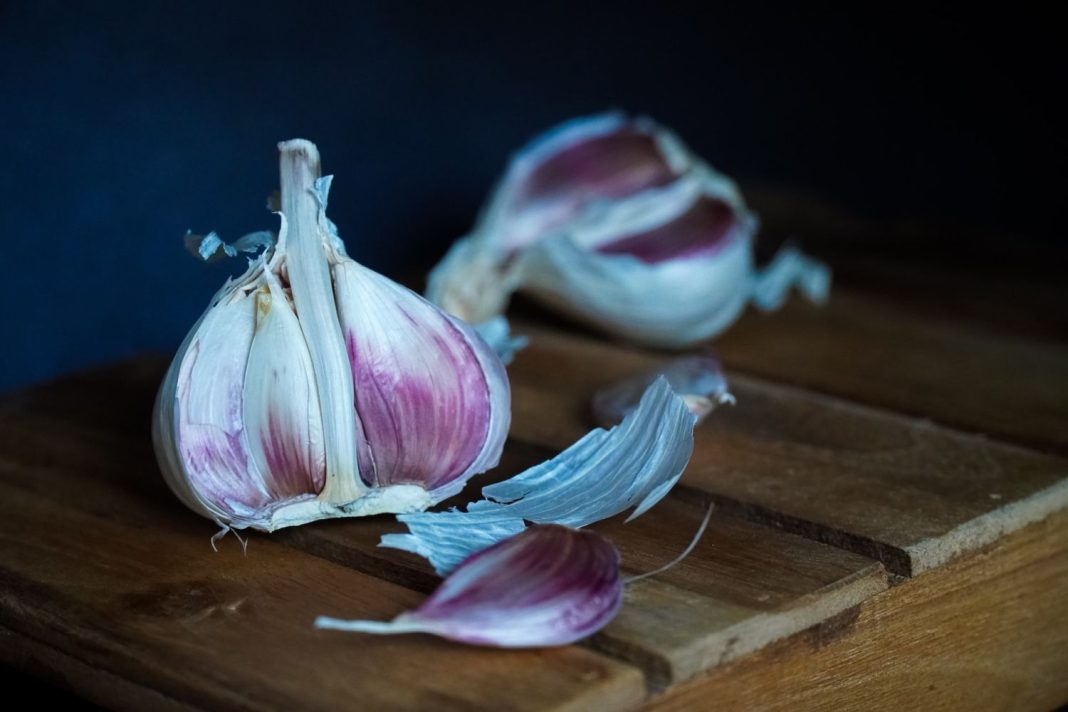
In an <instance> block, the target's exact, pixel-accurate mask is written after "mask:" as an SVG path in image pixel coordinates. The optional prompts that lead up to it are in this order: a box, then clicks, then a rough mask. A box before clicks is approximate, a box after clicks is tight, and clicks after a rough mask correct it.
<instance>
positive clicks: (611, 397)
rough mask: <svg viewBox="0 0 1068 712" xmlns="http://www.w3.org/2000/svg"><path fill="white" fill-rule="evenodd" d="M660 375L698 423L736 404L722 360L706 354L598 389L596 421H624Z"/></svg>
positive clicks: (603, 423)
mask: <svg viewBox="0 0 1068 712" xmlns="http://www.w3.org/2000/svg"><path fill="white" fill-rule="evenodd" d="M660 377H663V378H664V379H665V380H666V381H667V384H668V385H669V386H671V390H673V391H674V392H675V394H676V395H678V396H679V397H680V398H682V401H683V402H684V403H685V404H686V407H687V408H688V409H689V411H690V413H692V414H693V416H694V418H696V420H697V422H698V423H700V422H701V421H702V420H704V419H705V418H706V417H707V416H708V414H709V413H711V412H712V411H713V410H715V409H716V408H717V407H719V406H721V405H723V404H729V405H734V402H735V401H734V396H733V395H731V392H730V388H729V386H728V385H727V378H726V376H724V375H723V368H722V366H721V365H720V362H719V359H717V358H716V357H715V356H714V355H712V354H711V353H703V354H694V355H691V356H683V357H681V358H676V359H672V360H670V361H668V362H666V363H664V364H663V365H661V366H659V367H657V368H654V369H651V370H649V371H646V372H644V373H639V374H637V375H635V376H631V377H629V378H625V379H623V380H621V381H619V382H618V383H614V384H612V385H610V386H607V387H605V388H602V389H601V390H599V391H597V393H595V394H594V396H593V402H592V404H591V406H592V409H593V417H594V420H596V421H597V423H598V424H599V425H600V426H601V427H605V428H607V427H610V426H612V425H615V424H616V423H618V422H620V421H621V420H623V418H625V417H626V416H627V415H628V414H630V413H631V411H633V410H634V409H635V408H637V407H638V404H639V402H640V401H641V397H642V394H644V393H645V391H646V389H647V388H648V387H649V386H650V384H652V383H653V382H655V381H656V380H657V379H658V378H660Z"/></svg>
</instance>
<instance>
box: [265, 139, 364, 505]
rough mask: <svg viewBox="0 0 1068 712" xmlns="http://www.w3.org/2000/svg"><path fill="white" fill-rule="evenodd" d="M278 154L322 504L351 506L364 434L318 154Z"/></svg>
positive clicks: (311, 147)
mask: <svg viewBox="0 0 1068 712" xmlns="http://www.w3.org/2000/svg"><path fill="white" fill-rule="evenodd" d="M278 150H279V152H280V153H281V157H280V171H281V203H282V215H283V216H284V217H285V220H286V225H285V250H286V270H287V272H288V275H289V285H290V289H291V290H292V293H293V302H294V306H295V309H296V312H297V315H298V317H299V321H300V325H301V329H302V330H303V332H304V336H305V340H306V342H307V344H308V347H309V350H310V352H311V361H312V370H313V372H314V374H315V382H316V389H317V390H318V392H319V399H320V403H321V408H322V414H323V419H322V420H323V441H324V444H325V449H326V483H325V485H324V486H323V490H322V491H321V492H320V493H319V500H320V501H321V502H329V503H348V502H352V501H353V500H355V499H357V498H359V497H360V496H361V495H363V494H364V493H365V492H366V491H367V487H366V486H364V484H363V482H362V481H361V480H360V476H359V474H358V469H357V468H358V466H357V454H356V447H357V438H358V437H362V436H363V434H362V432H360V430H361V429H360V428H359V425H358V424H357V421H356V408H355V404H354V392H353V384H352V371H351V369H350V367H349V362H348V357H347V355H346V351H345V341H344V338H343V336H342V332H341V324H340V322H339V321H338V315H337V305H336V304H335V301H334V287H333V283H332V280H331V276H330V264H329V263H328V260H327V256H326V244H325V243H326V236H325V235H323V233H322V230H321V229H320V226H319V205H318V203H317V202H316V200H315V196H314V194H313V190H314V188H315V181H316V179H318V178H319V175H320V168H319V151H318V149H317V148H316V147H315V144H313V143H311V142H310V141H306V140H304V139H292V140H290V141H284V142H282V143H280V144H278Z"/></svg>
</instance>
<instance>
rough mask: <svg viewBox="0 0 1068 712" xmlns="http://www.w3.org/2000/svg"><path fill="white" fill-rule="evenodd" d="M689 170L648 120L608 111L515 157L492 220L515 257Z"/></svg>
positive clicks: (669, 139) (675, 145) (667, 136)
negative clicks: (602, 208) (601, 207)
mask: <svg viewBox="0 0 1068 712" xmlns="http://www.w3.org/2000/svg"><path fill="white" fill-rule="evenodd" d="M689 164H690V157H689V155H688V154H687V153H686V152H685V151H684V150H680V144H679V142H678V140H677V139H676V138H675V137H674V136H673V135H672V134H671V133H670V132H668V131H665V130H663V129H660V128H659V127H657V126H656V125H655V124H653V123H652V122H651V121H649V120H648V119H642V118H639V119H631V118H628V117H626V116H624V115H623V114H622V113H619V112H609V113H605V114H601V115H598V116H593V117H589V118H581V119H576V120H573V121H569V122H566V123H564V124H563V125H561V126H559V127H557V128H556V129H554V130H551V131H549V132H547V133H546V134H544V135H543V136H542V137H540V138H538V139H535V140H534V141H533V142H532V143H531V144H530V145H529V146H527V147H526V148H525V149H523V150H522V151H521V152H520V153H519V154H518V155H516V156H515V158H513V160H512V163H511V165H510V167H509V170H508V172H507V173H506V174H505V177H504V178H503V180H502V181H501V183H500V185H499V186H498V188H497V189H496V191H495V195H494V198H493V201H492V202H491V204H490V208H489V209H488V210H487V217H486V222H488V223H493V224H494V229H495V230H497V231H499V234H498V236H497V240H498V241H499V244H500V247H501V248H502V249H503V251H504V252H505V253H506V254H509V255H510V254H514V253H516V252H518V251H520V250H522V249H524V248H525V247H527V246H528V245H530V244H531V243H533V242H536V241H537V240H539V239H541V238H542V237H543V236H544V235H545V234H546V233H549V232H551V231H553V230H555V229H557V228H559V227H561V226H563V225H565V224H567V223H568V222H570V221H571V220H573V219H574V218H575V217H577V216H579V215H580V214H581V213H582V212H583V211H584V210H586V209H587V208H588V207H589V206H590V205H591V204H596V203H599V202H604V201H608V200H618V199H621V198H626V197H629V196H632V195H635V194H638V193H641V192H642V191H645V190H648V189H652V188H656V187H659V186H664V185H667V184H669V183H671V182H672V181H673V180H674V179H675V178H676V177H678V176H679V175H680V174H682V173H683V172H684V171H686V170H687V169H688V168H689Z"/></svg>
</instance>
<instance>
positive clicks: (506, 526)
mask: <svg viewBox="0 0 1068 712" xmlns="http://www.w3.org/2000/svg"><path fill="white" fill-rule="evenodd" d="M695 422H696V419H695V417H694V415H693V414H692V413H691V412H690V410H689V408H688V407H687V405H686V403H685V402H684V401H683V399H682V398H680V397H679V396H677V395H676V394H675V393H674V392H673V391H672V389H671V386H670V385H668V382H667V380H666V379H665V378H663V377H660V378H657V379H656V380H655V381H654V382H653V383H652V384H651V385H650V386H649V387H648V388H647V389H646V390H645V393H644V395H643V396H642V398H641V401H640V403H639V405H638V407H637V408H635V409H634V410H633V411H632V412H630V413H629V414H628V415H627V416H626V417H625V418H624V419H623V422H622V423H620V424H619V425H617V426H615V427H613V428H611V429H609V430H603V429H601V428H597V429H594V430H592V431H590V432H589V433H588V434H586V435H585V436H584V437H583V438H582V439H580V440H579V441H578V442H576V443H575V444H574V445H572V446H571V447H569V448H567V449H566V450H564V451H563V452H561V453H560V454H559V455H557V456H556V457H554V458H552V459H551V460H548V461H546V462H543V463H541V464H540V465H536V466H534V467H532V468H530V469H528V470H525V471H524V472H522V473H520V474H518V475H516V476H514V477H511V478H509V479H507V480H505V481H503V482H498V483H497V484H493V485H489V486H488V487H484V488H483V489H482V496H483V499H481V500H478V501H477V502H473V503H471V504H469V505H468V506H467V511H464V512H461V511H458V510H452V511H448V512H421V513H418V514H402V515H400V516H399V517H398V519H399V520H400V521H401V522H403V523H404V524H406V525H407V527H408V533H407V534H385V535H383V536H382V540H381V543H380V544H379V545H380V546H384V547H389V548H394V549H402V550H405V551H410V552H412V553H415V554H418V555H420V556H422V557H424V558H426V559H427V560H429V561H430V563H431V564H432V565H433V566H434V570H435V571H437V572H438V573H439V574H441V575H445V574H447V573H449V572H450V571H452V569H453V568H455V567H456V566H457V565H458V564H459V563H460V562H461V561H463V560H464V559H465V558H467V557H468V556H470V555H472V554H474V553H475V552H478V551H481V550H482V549H485V548H486V547H488V546H491V545H493V544H495V543H496V542H499V541H502V540H504V539H507V538H509V537H512V536H515V535H516V534H518V533H520V532H522V531H523V530H524V529H525V528H526V522H534V523H537V524H562V525H564V526H568V527H584V526H586V525H588V524H592V523H594V522H598V521H600V520H602V519H607V518H608V517H611V516H614V515H616V514H619V513H620V512H623V511H626V510H627V509H631V508H633V512H632V513H631V515H630V517H629V518H628V520H627V521H630V520H631V519H634V518H635V517H638V516H640V515H642V514H643V513H645V512H646V511H647V510H648V509H649V508H650V507H652V506H653V505H655V504H656V503H657V502H659V501H660V500H661V499H662V498H663V497H664V496H665V495H666V494H667V493H668V492H669V491H670V490H671V488H672V487H673V486H674V485H675V483H676V482H678V480H679V478H680V477H681V476H682V472H683V470H684V469H685V468H686V465H687V463H689V461H690V455H691V454H692V452H693V428H694V424H695Z"/></svg>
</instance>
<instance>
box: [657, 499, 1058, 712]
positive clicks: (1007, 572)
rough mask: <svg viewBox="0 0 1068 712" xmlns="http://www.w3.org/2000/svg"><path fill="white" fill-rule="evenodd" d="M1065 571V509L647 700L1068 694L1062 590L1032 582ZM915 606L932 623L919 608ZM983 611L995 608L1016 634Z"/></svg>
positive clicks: (980, 699)
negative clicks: (991, 620) (990, 620)
mask: <svg viewBox="0 0 1068 712" xmlns="http://www.w3.org/2000/svg"><path fill="white" fill-rule="evenodd" d="M1066 577H1068V512H1065V511H1062V512H1058V513H1056V514H1054V515H1053V516H1051V517H1048V518H1046V519H1044V520H1041V521H1038V522H1035V523H1033V524H1031V525H1029V526H1027V527H1024V528H1022V529H1019V530H1017V531H1015V532H1013V533H1012V534H1010V535H1008V536H1007V537H1005V538H1004V539H1000V540H998V541H996V542H994V543H993V544H991V545H989V546H987V547H986V548H985V549H982V550H980V551H977V552H974V553H972V554H971V555H969V556H966V557H962V558H960V559H957V560H955V561H952V562H950V563H949V564H948V565H947V566H945V567H942V568H937V569H933V570H931V571H928V572H926V573H924V574H922V575H920V576H917V577H916V578H912V579H906V580H904V581H902V582H900V585H895V586H892V587H890V588H889V589H887V590H886V591H884V592H882V593H880V594H877V595H875V596H873V597H872V598H870V599H869V600H868V601H865V602H864V603H862V604H860V605H859V606H858V607H857V609H855V610H853V611H848V620H841V621H839V620H831V621H828V622H825V623H823V624H820V625H818V626H815V627H813V628H810V629H808V630H804V631H801V632H800V633H798V634H795V635H793V636H791V637H789V638H786V639H784V640H780V641H778V642H777V643H775V644H772V645H770V646H768V647H767V648H765V649H763V650H760V651H757V652H755V653H753V654H751V655H749V656H746V657H741V658H739V659H738V660H735V661H734V662H732V663H730V664H728V665H725V666H722V667H720V668H715V669H713V670H710V671H709V673H708V674H706V675H703V676H700V677H697V678H694V679H692V680H690V681H688V682H685V683H683V684H681V685H678V686H675V687H672V688H669V689H667V690H665V691H663V692H662V694H659V695H656V696H654V697H651V698H650V701H649V703H648V705H647V706H646V708H645V709H646V710H657V711H671V712H676V711H678V712H682V711H683V710H685V711H686V712H690V711H691V710H704V709H716V710H731V709H753V708H759V709H767V710H783V711H785V710H789V711H790V712H794V711H795V710H810V709H811V710H832V709H901V708H906V709H938V710H942V709H970V710H986V709H989V710H1000V709H1007V708H1012V709H1036V710H1039V709H1053V708H1055V707H1057V706H1058V705H1063V704H1064V703H1065V701H1068V677H1065V676H1064V675H1063V670H1064V667H1065V665H1068V598H1065V597H1064V596H1063V595H1062V590H1061V589H1060V588H1059V587H1058V586H1057V585H1053V586H1049V585H1047V586H1044V587H1043V586H1040V585H1035V584H1036V582H1039V583H1040V582H1042V581H1046V582H1047V583H1051V582H1052V583H1054V584H1056V583H1057V582H1063V581H1065V580H1068V578H1066ZM1006 586H1016V587H1017V589H1010V590H1005V587H1006ZM992 589H993V590H992ZM923 606H931V607H932V609H933V610H934V613H935V615H934V618H935V619H936V621H935V622H936V623H937V625H932V621H931V620H929V619H930V618H931V615H930V614H928V615H927V617H926V618H919V619H918V618H917V616H918V614H920V613H921V611H920V610H919V609H918V607H923ZM935 606H937V608H935ZM980 612H982V613H981V614H979V613H980ZM950 613H952V615H953V616H956V618H955V619H954V618H953V617H952V616H951V615H949V614H950ZM1043 613H1045V614H1048V615H1044V614H1043ZM977 614H979V615H977ZM842 615H843V618H844V617H845V616H846V614H845V613H844V614H842ZM984 616H986V617H989V616H1001V617H1004V618H1005V620H1007V621H1008V623H1007V624H1006V623H1002V624H1001V626H1002V628H1003V629H1004V628H1006V627H1007V628H1010V629H1011V630H1012V636H1013V638H1007V637H1006V635H1005V632H1004V630H1001V631H999V630H995V629H993V626H991V625H989V623H988V621H987V620H985V619H984ZM828 623H829V624H831V626H830V628H828ZM961 626H967V627H966V628H964V629H962V628H961ZM1036 648H1041V649H1042V650H1039V651H1038V652H1037V653H1036V652H1035V650H1036ZM1013 656H1016V657H1015V658H1014V657H1013ZM1021 657H1022V659H1020V658H1021ZM969 672H970V673H971V674H968V673H969ZM1006 678H1008V679H1006Z"/></svg>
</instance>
